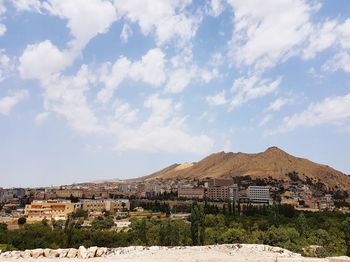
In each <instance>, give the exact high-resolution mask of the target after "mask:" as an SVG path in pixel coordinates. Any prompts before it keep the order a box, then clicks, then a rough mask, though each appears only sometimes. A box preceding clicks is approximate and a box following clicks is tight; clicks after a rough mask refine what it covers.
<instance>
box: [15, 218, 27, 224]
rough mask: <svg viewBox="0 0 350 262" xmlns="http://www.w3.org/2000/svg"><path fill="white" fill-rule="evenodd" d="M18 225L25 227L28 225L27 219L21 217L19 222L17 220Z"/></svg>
mask: <svg viewBox="0 0 350 262" xmlns="http://www.w3.org/2000/svg"><path fill="white" fill-rule="evenodd" d="M17 223H18V225H20V226H22V225H24V224H25V223H27V219H26V218H25V217H20V218H19V219H18V220H17Z"/></svg>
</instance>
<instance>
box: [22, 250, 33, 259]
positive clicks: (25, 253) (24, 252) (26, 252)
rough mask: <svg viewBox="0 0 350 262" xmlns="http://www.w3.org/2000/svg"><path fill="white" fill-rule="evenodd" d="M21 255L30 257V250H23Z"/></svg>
mask: <svg viewBox="0 0 350 262" xmlns="http://www.w3.org/2000/svg"><path fill="white" fill-rule="evenodd" d="M22 256H23V258H30V257H32V250H28V249H26V250H24V251H23V254H22Z"/></svg>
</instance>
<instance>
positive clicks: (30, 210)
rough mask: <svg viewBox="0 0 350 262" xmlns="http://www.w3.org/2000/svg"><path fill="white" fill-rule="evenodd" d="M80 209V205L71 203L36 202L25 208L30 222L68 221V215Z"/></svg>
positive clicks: (25, 213)
mask: <svg viewBox="0 0 350 262" xmlns="http://www.w3.org/2000/svg"><path fill="white" fill-rule="evenodd" d="M79 207H80V204H79V203H71V202H70V201H65V202H60V201H57V200H51V201H34V202H32V203H31V204H29V205H26V206H25V209H24V215H25V216H26V217H27V220H28V221H41V220H43V219H47V220H51V219H54V220H66V219H67V218H68V214H69V213H72V212H74V210H75V209H77V208H79Z"/></svg>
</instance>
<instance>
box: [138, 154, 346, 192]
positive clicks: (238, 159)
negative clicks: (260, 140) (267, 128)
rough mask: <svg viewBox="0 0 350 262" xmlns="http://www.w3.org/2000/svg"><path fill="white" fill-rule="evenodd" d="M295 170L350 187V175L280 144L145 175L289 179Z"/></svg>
mask: <svg viewBox="0 0 350 262" xmlns="http://www.w3.org/2000/svg"><path fill="white" fill-rule="evenodd" d="M293 171H295V172H297V173H298V175H299V178H300V179H301V180H303V181H306V180H307V179H309V181H310V179H311V181H313V182H314V183H317V182H321V183H323V184H324V185H325V186H326V187H327V188H328V189H340V190H345V191H348V192H349V191H350V176H347V175H345V174H344V173H342V172H340V171H337V170H335V169H333V168H331V167H329V166H327V165H322V164H317V163H314V162H312V161H310V160H307V159H304V158H299V157H294V156H292V155H290V154H288V153H286V152H284V151H283V150H281V149H279V148H278V147H270V148H268V149H267V150H266V151H264V152H261V153H257V154H246V153H232V152H229V153H225V152H219V153H215V154H211V155H209V156H208V157H206V158H204V159H202V160H200V161H199V162H196V163H191V164H189V163H185V164H182V165H180V164H173V165H171V166H169V167H167V168H164V169H162V170H160V171H158V172H155V173H153V174H151V175H149V176H145V177H142V179H144V180H153V179H176V178H197V179H203V178H207V177H211V178H230V177H235V176H250V177H251V178H260V179H262V178H272V179H276V180H290V177H289V176H288V175H287V174H288V173H289V172H293Z"/></svg>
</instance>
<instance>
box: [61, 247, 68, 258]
mask: <svg viewBox="0 0 350 262" xmlns="http://www.w3.org/2000/svg"><path fill="white" fill-rule="evenodd" d="M67 254H68V249H61V250H60V252H59V258H65V257H66V256H67Z"/></svg>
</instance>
